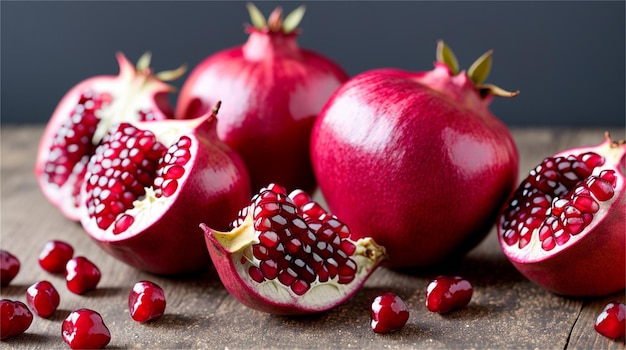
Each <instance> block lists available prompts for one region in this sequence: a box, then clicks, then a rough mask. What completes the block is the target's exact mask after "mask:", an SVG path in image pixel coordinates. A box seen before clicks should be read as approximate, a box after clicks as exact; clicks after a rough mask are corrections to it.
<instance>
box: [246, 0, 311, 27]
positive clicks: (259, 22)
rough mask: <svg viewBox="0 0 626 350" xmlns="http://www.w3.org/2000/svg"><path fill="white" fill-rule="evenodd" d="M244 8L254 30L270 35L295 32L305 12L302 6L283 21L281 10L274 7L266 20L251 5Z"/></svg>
mask: <svg viewBox="0 0 626 350" xmlns="http://www.w3.org/2000/svg"><path fill="white" fill-rule="evenodd" d="M246 6H247V8H248V13H249V14H250V21H251V22H252V26H253V27H254V28H255V29H257V30H260V31H269V32H272V33H278V32H282V33H284V34H291V33H294V32H296V30H297V29H298V25H299V24H300V22H301V21H302V17H304V12H305V10H306V8H305V6H304V5H300V6H299V7H298V8H296V9H295V10H293V11H291V12H290V13H289V14H288V15H287V17H285V18H284V19H283V9H282V8H281V7H276V8H275V9H274V11H272V13H270V15H269V17H268V18H267V19H266V18H265V16H264V15H263V13H261V10H259V8H258V7H256V6H255V5H254V4H253V3H251V2H249V3H247V4H246Z"/></svg>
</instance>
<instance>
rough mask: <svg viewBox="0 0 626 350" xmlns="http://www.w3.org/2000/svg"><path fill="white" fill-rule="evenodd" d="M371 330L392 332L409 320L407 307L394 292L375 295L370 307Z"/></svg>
mask: <svg viewBox="0 0 626 350" xmlns="http://www.w3.org/2000/svg"><path fill="white" fill-rule="evenodd" d="M371 316H372V323H371V326H372V330H373V331H374V332H376V333H389V332H394V331H397V330H399V329H401V328H402V327H404V325H405V324H406V322H407V321H408V320H409V307H408V306H407V305H406V303H405V302H404V300H402V298H400V297H399V296H397V295H396V294H394V293H391V292H387V293H384V294H382V295H379V296H377V297H376V298H375V299H374V301H373V302H372V307H371Z"/></svg>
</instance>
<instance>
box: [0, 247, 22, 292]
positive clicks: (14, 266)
mask: <svg viewBox="0 0 626 350" xmlns="http://www.w3.org/2000/svg"><path fill="white" fill-rule="evenodd" d="M21 265H22V264H21V263H20V260H19V259H18V258H17V257H16V256H15V255H13V254H11V253H9V252H8V251H6V250H4V249H0V286H1V287H6V286H8V285H9V283H11V281H13V279H14V278H15V276H17V273H18V272H20V267H21Z"/></svg>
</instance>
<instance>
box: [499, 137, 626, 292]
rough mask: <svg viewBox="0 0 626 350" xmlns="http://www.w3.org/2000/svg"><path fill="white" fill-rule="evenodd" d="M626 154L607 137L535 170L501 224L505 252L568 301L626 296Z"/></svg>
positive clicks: (526, 273) (535, 279)
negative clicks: (624, 293) (625, 292)
mask: <svg viewBox="0 0 626 350" xmlns="http://www.w3.org/2000/svg"><path fill="white" fill-rule="evenodd" d="M625 152H626V144H625V143H624V141H618V142H614V141H613V140H611V138H610V137H609V135H608V133H607V134H606V140H605V141H604V142H603V143H601V144H599V145H597V146H595V147H582V148H575V149H569V150H565V151H563V152H561V153H558V154H556V155H554V156H552V157H548V158H546V159H545V160H544V161H543V162H541V164H539V165H537V166H536V167H535V169H533V170H531V171H530V173H529V174H528V177H527V178H526V179H525V180H524V181H522V183H521V184H520V185H519V187H518V189H517V190H516V191H515V193H514V195H513V198H511V200H510V201H509V203H508V205H507V206H506V207H505V208H504V210H503V212H502V214H501V215H500V218H499V220H498V238H499V241H500V246H501V247H502V251H503V252H504V254H505V255H506V256H507V258H508V259H509V260H510V261H511V262H512V263H513V265H514V266H515V267H516V268H517V269H518V270H519V271H520V272H521V273H522V274H523V275H524V276H526V277H527V278H528V279H530V280H531V281H533V282H535V283H536V284H538V285H540V286H542V287H543V288H545V289H547V290H549V291H552V292H554V293H557V294H562V295H568V296H601V295H607V294H611V293H613V292H617V291H619V290H622V289H624V287H625V286H626V249H625V246H626V226H625V223H626V221H625V219H626V215H625V214H626V195H625V194H624V191H625V190H624V186H625V185H624V164H625V163H624V153H625Z"/></svg>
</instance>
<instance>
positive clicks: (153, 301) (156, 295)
mask: <svg viewBox="0 0 626 350" xmlns="http://www.w3.org/2000/svg"><path fill="white" fill-rule="evenodd" d="M165 306H166V301H165V293H164V292H163V288H161V287H160V286H159V285H158V284H156V283H154V282H150V281H139V282H137V283H135V285H134V286H133V289H132V290H131V291H130V293H129V295H128V309H129V311H130V317H132V319H133V320H135V321H137V322H140V323H144V322H148V321H154V320H158V319H159V318H161V316H163V313H164V312H165Z"/></svg>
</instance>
